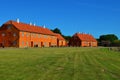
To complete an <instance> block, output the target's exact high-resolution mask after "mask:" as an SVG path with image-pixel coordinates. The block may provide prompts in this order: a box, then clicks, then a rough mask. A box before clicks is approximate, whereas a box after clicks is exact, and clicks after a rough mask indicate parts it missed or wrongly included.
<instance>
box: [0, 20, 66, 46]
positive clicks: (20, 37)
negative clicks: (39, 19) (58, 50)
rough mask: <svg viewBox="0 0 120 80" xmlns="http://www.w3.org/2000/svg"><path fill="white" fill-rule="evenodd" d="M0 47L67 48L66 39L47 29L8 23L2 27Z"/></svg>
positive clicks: (17, 22) (0, 30)
mask: <svg viewBox="0 0 120 80" xmlns="http://www.w3.org/2000/svg"><path fill="white" fill-rule="evenodd" d="M0 46H4V47H20V48H24V47H51V46H66V41H65V39H64V38H63V37H62V36H61V35H60V34H55V33H53V32H52V31H50V30H49V29H47V28H45V27H40V26H35V25H31V24H26V23H21V22H19V20H17V21H12V20H10V21H8V22H6V23H4V24H3V25H2V26H1V27H0Z"/></svg>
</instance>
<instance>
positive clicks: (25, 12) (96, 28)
mask: <svg viewBox="0 0 120 80" xmlns="http://www.w3.org/2000/svg"><path fill="white" fill-rule="evenodd" d="M0 3H1V4H0V25H2V23H5V22H6V21H8V20H16V18H19V19H20V21H21V22H25V23H30V22H32V23H35V24H36V25H39V26H43V25H45V26H46V27H47V28H49V29H54V28H56V27H58V28H59V29H60V30H61V32H62V33H63V34H64V35H73V34H74V33H76V32H84V33H89V34H92V35H93V36H94V37H95V38H98V37H99V36H100V35H103V34H116V35H117V36H118V37H119V38H120V31H119V30H120V0H0Z"/></svg>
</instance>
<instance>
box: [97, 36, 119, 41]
mask: <svg viewBox="0 0 120 80" xmlns="http://www.w3.org/2000/svg"><path fill="white" fill-rule="evenodd" d="M99 40H100V41H110V42H111V43H112V42H114V41H115V40H118V37H117V36H116V35H114V34H107V35H101V36H100V38H99Z"/></svg>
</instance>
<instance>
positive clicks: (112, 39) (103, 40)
mask: <svg viewBox="0 0 120 80" xmlns="http://www.w3.org/2000/svg"><path fill="white" fill-rule="evenodd" d="M51 31H53V32H54V33H59V34H61V35H62V36H63V37H64V38H65V39H66V40H67V41H69V40H70V39H71V36H66V35H63V34H62V32H61V31H60V29H58V28H55V29H53V30H51ZM97 41H98V45H99V46H120V40H119V39H118V37H117V36H116V35H115V34H107V35H101V36H100V37H99V39H97Z"/></svg>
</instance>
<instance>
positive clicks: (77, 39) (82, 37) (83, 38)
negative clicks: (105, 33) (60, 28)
mask: <svg viewBox="0 0 120 80" xmlns="http://www.w3.org/2000/svg"><path fill="white" fill-rule="evenodd" d="M69 45H70V46H78V47H79V46H81V47H96V46H97V40H96V39H95V38H94V37H93V36H92V35H90V34H83V33H76V34H74V35H73V36H72V38H71V39H70V41H69Z"/></svg>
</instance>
